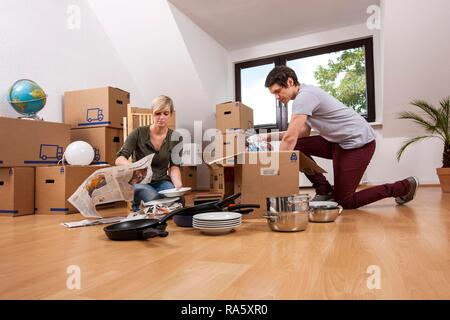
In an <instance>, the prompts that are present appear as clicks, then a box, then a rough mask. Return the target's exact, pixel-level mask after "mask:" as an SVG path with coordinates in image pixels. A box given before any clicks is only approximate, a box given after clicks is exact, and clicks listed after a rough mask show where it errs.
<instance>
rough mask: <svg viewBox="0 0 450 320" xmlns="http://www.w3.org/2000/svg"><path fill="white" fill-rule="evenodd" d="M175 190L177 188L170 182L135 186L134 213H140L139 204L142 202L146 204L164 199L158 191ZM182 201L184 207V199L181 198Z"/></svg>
mask: <svg viewBox="0 0 450 320" xmlns="http://www.w3.org/2000/svg"><path fill="white" fill-rule="evenodd" d="M173 188H175V186H174V185H173V183H172V182H171V181H168V180H164V181H161V182H154V183H148V184H135V185H134V199H133V211H139V204H140V203H141V200H142V201H144V202H149V201H152V200H156V199H161V198H164V196H163V195H161V194H159V193H158V191H162V190H167V189H173ZM180 201H181V203H182V204H183V205H184V197H181V200H180Z"/></svg>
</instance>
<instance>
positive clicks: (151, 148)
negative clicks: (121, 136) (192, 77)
mask: <svg viewBox="0 0 450 320" xmlns="http://www.w3.org/2000/svg"><path fill="white" fill-rule="evenodd" d="M152 108H153V124H152V125H150V126H142V127H138V128H136V129H134V130H133V131H132V132H131V133H130V134H129V136H128V137H127V140H126V141H125V143H124V145H123V146H122V148H121V149H120V150H119V151H118V152H117V159H116V165H117V166H121V165H128V164H130V163H131V162H130V161H129V160H128V158H129V157H130V156H131V155H133V161H138V160H140V159H142V158H143V157H145V156H148V155H149V154H155V156H154V157H153V161H152V171H153V176H152V181H151V183H149V184H135V185H134V199H133V210H134V211H138V210H139V204H140V202H141V200H143V201H144V202H148V201H152V200H155V199H159V198H161V195H160V194H159V193H158V192H159V191H162V190H167V189H172V188H181V187H182V186H183V183H182V181H181V172H180V167H179V163H174V162H173V159H172V149H173V148H174V147H175V146H176V145H177V144H178V143H180V142H181V141H182V137H181V136H180V135H178V134H176V133H175V132H174V131H173V130H172V129H169V128H168V127H167V123H168V121H169V119H170V117H172V115H173V112H174V107H173V102H172V99H171V98H169V97H167V96H159V97H157V98H156V99H155V100H153V102H152ZM175 135H176V136H175ZM172 136H173V137H172ZM178 158H180V157H179V156H178ZM174 159H176V157H174ZM183 200H184V199H183Z"/></svg>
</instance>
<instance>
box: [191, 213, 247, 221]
mask: <svg viewBox="0 0 450 320" xmlns="http://www.w3.org/2000/svg"><path fill="white" fill-rule="evenodd" d="M241 217H242V214H240V213H237V212H207V213H200V214H196V215H194V218H193V219H194V220H203V221H217V220H224V221H228V220H233V219H236V218H241Z"/></svg>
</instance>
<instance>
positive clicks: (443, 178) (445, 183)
mask: <svg viewBox="0 0 450 320" xmlns="http://www.w3.org/2000/svg"><path fill="white" fill-rule="evenodd" d="M436 172H437V174H438V176H439V182H440V183H441V189H442V192H445V193H450V168H437V169H436Z"/></svg>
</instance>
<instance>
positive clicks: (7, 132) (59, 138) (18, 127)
mask: <svg viewBox="0 0 450 320" xmlns="http://www.w3.org/2000/svg"><path fill="white" fill-rule="evenodd" d="M69 143H70V126H69V125H67V124H63V123H56V122H47V121H39V120H24V119H14V118H6V117H0V146H1V152H0V167H20V166H39V165H50V164H57V163H58V161H59V160H61V159H62V156H63V153H64V150H65V149H66V147H67V145H68V144H69Z"/></svg>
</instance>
